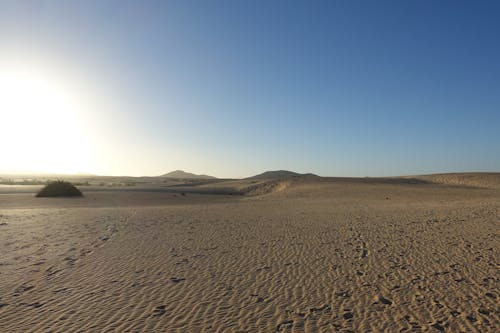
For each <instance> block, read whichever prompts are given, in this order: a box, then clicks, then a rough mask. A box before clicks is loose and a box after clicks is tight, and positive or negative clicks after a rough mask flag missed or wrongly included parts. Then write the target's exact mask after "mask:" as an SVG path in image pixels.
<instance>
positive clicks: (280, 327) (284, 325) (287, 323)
mask: <svg viewBox="0 0 500 333" xmlns="http://www.w3.org/2000/svg"><path fill="white" fill-rule="evenodd" d="M292 325H293V320H283V321H282V322H281V323H279V324H278V325H277V326H276V331H277V332H280V331H282V330H283V329H285V328H290V327H292Z"/></svg>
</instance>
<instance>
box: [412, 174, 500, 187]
mask: <svg viewBox="0 0 500 333" xmlns="http://www.w3.org/2000/svg"><path fill="white" fill-rule="evenodd" d="M415 178H417V179H421V180H426V181H430V182H434V183H437V184H446V185H459V186H469V187H482V188H493V189H500V173H499V172H489V173H488V172H476V173H444V174H434V175H424V176H417V177H415Z"/></svg>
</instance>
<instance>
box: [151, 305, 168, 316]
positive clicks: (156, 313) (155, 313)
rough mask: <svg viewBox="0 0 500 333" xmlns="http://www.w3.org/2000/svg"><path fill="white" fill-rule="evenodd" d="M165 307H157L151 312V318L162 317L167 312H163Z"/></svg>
mask: <svg viewBox="0 0 500 333" xmlns="http://www.w3.org/2000/svg"><path fill="white" fill-rule="evenodd" d="M165 308H166V306H165V305H158V306H157V307H156V308H155V309H154V310H153V317H160V316H163V315H164V314H165V312H167V310H165Z"/></svg>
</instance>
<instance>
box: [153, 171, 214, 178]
mask: <svg viewBox="0 0 500 333" xmlns="http://www.w3.org/2000/svg"><path fill="white" fill-rule="evenodd" d="M160 177H166V178H179V179H217V178H215V177H213V176H207V175H195V174H194V173H189V172H185V171H182V170H175V171H172V172H169V173H166V174H164V175H161V176H160Z"/></svg>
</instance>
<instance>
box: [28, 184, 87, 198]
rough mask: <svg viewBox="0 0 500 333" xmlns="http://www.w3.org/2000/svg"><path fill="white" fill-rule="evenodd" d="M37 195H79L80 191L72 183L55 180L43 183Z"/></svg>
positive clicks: (80, 194)
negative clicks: (43, 185)
mask: <svg viewBox="0 0 500 333" xmlns="http://www.w3.org/2000/svg"><path fill="white" fill-rule="evenodd" d="M36 196H37V197H81V196H82V192H80V190H79V189H77V188H76V187H75V186H74V185H73V184H71V183H69V182H66V181H64V180H56V181H53V182H50V183H48V184H47V185H45V187H44V188H42V189H41V190H40V192H38V194H37V195H36Z"/></svg>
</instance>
